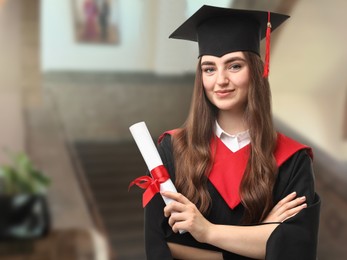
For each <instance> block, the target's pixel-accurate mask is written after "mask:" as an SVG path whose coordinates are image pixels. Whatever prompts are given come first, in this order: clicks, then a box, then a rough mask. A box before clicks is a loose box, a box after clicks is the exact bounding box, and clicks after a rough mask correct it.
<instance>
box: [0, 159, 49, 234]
mask: <svg viewBox="0 0 347 260" xmlns="http://www.w3.org/2000/svg"><path fill="white" fill-rule="evenodd" d="M11 159H12V160H11V163H10V164H8V165H0V239H1V240H3V239H28V238H37V237H41V236H43V235H45V234H46V233H47V232H48V230H49V226H50V217H49V211H48V205H47V200H46V190H47V187H48V186H49V184H50V179H49V178H48V177H47V176H46V175H45V174H43V173H42V172H41V171H39V170H38V169H36V168H35V167H34V166H33V163H32V161H31V160H30V159H29V157H28V156H27V155H26V154H25V153H19V154H16V155H13V156H11Z"/></svg>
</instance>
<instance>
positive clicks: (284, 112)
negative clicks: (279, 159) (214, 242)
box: [0, 0, 347, 260]
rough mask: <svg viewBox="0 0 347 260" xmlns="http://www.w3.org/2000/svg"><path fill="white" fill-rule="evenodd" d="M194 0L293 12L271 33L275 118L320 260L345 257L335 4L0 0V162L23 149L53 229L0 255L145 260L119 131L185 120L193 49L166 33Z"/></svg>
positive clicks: (345, 140) (340, 7) (341, 56)
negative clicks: (302, 186)
mask: <svg viewBox="0 0 347 260" xmlns="http://www.w3.org/2000/svg"><path fill="white" fill-rule="evenodd" d="M203 4H211V5H217V6H221V7H233V8H247V9H257V10H259V9H260V10H270V11H274V12H280V13H285V14H289V15H290V16H291V18H290V19H289V20H288V21H287V22H286V23H285V24H284V25H283V26H281V28H279V29H277V30H276V31H275V32H274V33H273V34H272V41H271V47H272V48H271V66H270V84H271V87H272V92H273V111H274V118H275V122H276V126H277V128H278V129H279V130H280V131H282V132H284V133H285V134H287V135H290V136H291V137H293V138H296V139H297V140H299V141H301V142H304V143H306V144H307V145H310V146H312V147H313V148H314V154H315V159H314V168H315V174H316V188H317V191H318V193H319V194H320V195H321V198H322V209H321V220H320V234H319V247H318V257H319V259H323V260H325V259H329V260H340V259H341V260H342V259H347V248H346V246H345V241H347V189H346V187H347V73H346V67H347V48H346V43H347V31H346V28H345V27H346V24H347V16H346V15H345V10H347V2H346V1H344V0H331V1H325V0H291V1H285V0H264V1H261V0H223V1H217V0H215V1H212V0H211V1H203V0H94V1H92V0H85V1H84V0H45V1H43V0H0V90H1V92H0V122H1V127H0V148H1V153H0V163H1V164H6V163H8V158H7V156H6V153H5V152H3V151H5V150H10V151H15V152H17V151H24V152H25V153H27V154H28V155H29V156H30V158H31V159H32V161H33V162H34V163H35V165H36V166H37V167H38V168H40V169H41V170H42V171H43V172H44V173H45V174H47V175H48V176H49V177H50V179H51V186H50V187H49V189H48V192H47V200H48V206H49V209H50V212H51V231H52V232H51V233H50V234H48V236H46V237H45V238H42V239H39V240H38V241H36V240H35V241H32V242H30V246H27V244H25V243H29V242H25V243H24V244H20V245H18V244H15V245H13V243H12V242H8V241H6V240H5V241H0V258H1V259H11V260H12V259H39V258H38V257H37V256H41V257H42V256H43V255H44V256H45V257H43V258H40V259H58V253H60V254H61V253H62V252H66V256H65V257H63V258H59V259H119V260H122V259H123V260H125V259H129V260H130V259H131V260H133V259H134V260H136V259H145V257H144V246H143V209H142V206H141V194H142V191H141V190H139V189H136V188H134V189H132V190H131V191H130V192H128V191H127V188H128V184H129V183H130V181H132V180H133V179H134V178H135V177H137V176H140V175H142V174H143V173H144V172H145V170H146V167H145V164H144V162H143V160H142V157H141V155H140V153H139V152H138V150H137V147H136V145H135V143H134V142H133V140H132V137H131V135H130V132H129V130H128V127H129V126H130V125H132V124H133V123H136V122H138V121H145V122H146V124H147V126H148V128H149V130H150V132H151V134H152V136H153V138H154V139H156V138H157V137H158V136H159V135H160V133H162V132H163V131H165V130H168V129H173V128H177V127H179V126H180V125H181V124H182V123H183V122H184V120H185V118H186V115H187V112H188V109H189V103H190V97H191V92H192V87H193V82H194V72H195V67H196V62H197V46H196V44H195V43H192V42H186V41H178V40H169V39H168V35H170V33H171V32H172V31H173V30H174V29H175V28H176V27H177V26H179V25H180V24H181V23H182V22H183V21H184V20H185V19H186V18H187V17H189V16H190V15H191V14H192V13H194V12H195V11H196V10H197V9H198V8H200V7H201V6H202V5H203ZM262 48H263V47H262ZM52 234H53V235H52ZM18 255H20V256H21V257H22V258H18ZM35 256H36V258H35ZM16 257H17V258H16ZM30 257H31V258H30ZM55 257H56V258H55Z"/></svg>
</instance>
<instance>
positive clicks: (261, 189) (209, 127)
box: [173, 52, 277, 224]
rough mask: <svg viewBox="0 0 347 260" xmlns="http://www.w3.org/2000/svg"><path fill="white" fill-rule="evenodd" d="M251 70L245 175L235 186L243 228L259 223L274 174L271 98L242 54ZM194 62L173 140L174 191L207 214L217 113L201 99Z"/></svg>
mask: <svg viewBox="0 0 347 260" xmlns="http://www.w3.org/2000/svg"><path fill="white" fill-rule="evenodd" d="M244 55H245V58H246V61H247V63H248V66H249V69H250V86H249V91H248V99H247V105H246V109H245V113H244V116H245V120H246V122H247V124H248V126H249V133H250V137H251V146H250V147H251V149H250V155H249V160H248V163H247V167H246V171H245V173H244V176H243V179H242V181H241V186H240V197H241V201H242V204H243V205H244V207H245V214H244V219H243V222H244V223H248V224H250V223H256V222H259V221H261V220H263V219H264V218H265V217H266V216H267V214H268V213H269V212H270V210H271V209H272V206H273V200H272V188H273V186H274V183H275V173H276V170H277V167H276V161H275V158H274V155H273V152H274V149H275V145H276V132H275V130H274V127H273V121H272V113H271V92H270V86H269V82H268V80H267V79H265V78H263V76H262V73H263V63H262V61H261V59H260V57H259V56H258V55H256V54H254V53H250V52H244ZM200 62H201V59H199V62H198V66H197V70H196V77H195V84H194V90H193V97H192V103H191V108H190V112H189V115H188V118H187V120H186V122H185V124H184V125H183V127H182V128H181V129H180V130H179V131H177V132H176V133H175V135H174V138H173V151H174V158H175V171H176V183H175V185H176V187H177V189H178V191H180V192H182V193H183V194H184V195H185V196H186V197H187V198H188V199H190V200H191V201H192V202H193V203H194V204H196V205H197V207H198V208H199V210H200V211H201V212H202V213H203V214H206V213H207V212H208V210H209V208H210V205H211V197H210V195H209V193H208V190H207V180H208V174H209V172H210V170H211V167H212V164H213V161H212V156H211V149H210V141H211V138H214V136H215V135H214V126H215V121H216V118H217V115H218V109H217V108H216V107H215V106H214V105H213V104H211V102H210V101H209V100H208V98H207V97H206V95H205V91H204V87H203V82H202V71H201V66H200Z"/></svg>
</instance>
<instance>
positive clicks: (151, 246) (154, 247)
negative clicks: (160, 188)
mask: <svg viewBox="0 0 347 260" xmlns="http://www.w3.org/2000/svg"><path fill="white" fill-rule="evenodd" d="M170 142H171V141H170V137H169V136H168V137H165V138H164V139H163V140H162V142H161V143H160V145H159V146H158V152H159V154H160V156H161V159H162V161H163V164H164V166H165V167H166V168H167V170H168V172H169V173H170V174H171V173H172V172H173V171H172V165H173V162H171V161H169V160H168V159H167V158H172V156H171V157H170V156H167V153H170V152H171V150H170V149H168V148H169V147H170ZM171 177H172V176H171ZM172 181H174V180H172ZM164 207H165V203H164V201H163V199H162V197H161V196H160V194H159V193H158V194H156V195H155V196H154V197H153V198H152V199H151V201H150V202H149V203H148V204H147V206H146V207H145V224H144V226H145V250H146V257H147V259H162V260H172V259H173V258H172V255H171V252H170V249H169V247H168V245H167V242H166V237H167V236H169V235H170V234H169V232H170V230H171V229H170V228H169V225H168V220H167V218H165V216H164V210H163V209H164Z"/></svg>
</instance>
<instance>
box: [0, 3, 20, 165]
mask: <svg viewBox="0 0 347 260" xmlns="http://www.w3.org/2000/svg"><path fill="white" fill-rule="evenodd" d="M19 1H20V0H12V1H7V2H4V4H3V6H0V57H1V59H0V122H1V127H0V162H4V161H8V157H7V153H6V150H9V151H10V152H19V151H23V150H24V149H25V147H24V146H25V142H24V134H25V131H24V126H23V112H22V104H21V103H22V94H21V58H22V56H21V51H22V50H21V44H20V43H21V34H20V33H21V26H20V22H21V6H20V2H19Z"/></svg>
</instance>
